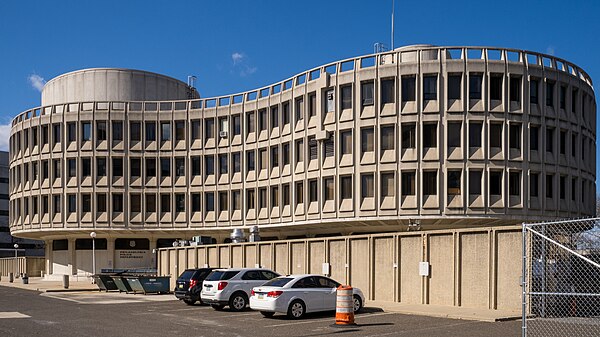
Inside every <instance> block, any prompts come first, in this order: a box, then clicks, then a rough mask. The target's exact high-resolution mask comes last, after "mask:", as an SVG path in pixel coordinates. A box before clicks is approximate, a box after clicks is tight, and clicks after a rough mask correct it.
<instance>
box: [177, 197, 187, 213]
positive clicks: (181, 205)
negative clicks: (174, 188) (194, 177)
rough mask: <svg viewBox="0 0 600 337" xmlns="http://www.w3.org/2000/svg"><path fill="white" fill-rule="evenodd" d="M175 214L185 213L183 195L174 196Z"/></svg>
mask: <svg viewBox="0 0 600 337" xmlns="http://www.w3.org/2000/svg"><path fill="white" fill-rule="evenodd" d="M175 212H176V213H183V212H185V194H183V193H176V194H175Z"/></svg>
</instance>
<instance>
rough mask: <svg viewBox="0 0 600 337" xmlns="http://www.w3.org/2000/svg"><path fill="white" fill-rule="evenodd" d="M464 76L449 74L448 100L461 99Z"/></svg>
mask: <svg viewBox="0 0 600 337" xmlns="http://www.w3.org/2000/svg"><path fill="white" fill-rule="evenodd" d="M461 84H462V74H448V99H449V100H450V99H452V100H454V99H460V91H461V89H462V86H461Z"/></svg>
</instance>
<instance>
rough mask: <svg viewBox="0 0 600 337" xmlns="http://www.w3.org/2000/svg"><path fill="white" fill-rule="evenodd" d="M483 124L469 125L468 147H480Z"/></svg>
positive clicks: (474, 123) (472, 123) (473, 123)
mask: <svg viewBox="0 0 600 337" xmlns="http://www.w3.org/2000/svg"><path fill="white" fill-rule="evenodd" d="M482 129H483V123H479V122H470V123H469V147H481V131H482Z"/></svg>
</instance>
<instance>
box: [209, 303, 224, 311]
mask: <svg viewBox="0 0 600 337" xmlns="http://www.w3.org/2000/svg"><path fill="white" fill-rule="evenodd" d="M210 306H211V307H212V308H213V309H215V310H218V311H221V310H223V307H224V305H221V304H211V305H210Z"/></svg>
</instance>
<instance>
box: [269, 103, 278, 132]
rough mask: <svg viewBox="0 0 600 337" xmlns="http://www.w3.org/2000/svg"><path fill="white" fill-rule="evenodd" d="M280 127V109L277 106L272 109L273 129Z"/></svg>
mask: <svg viewBox="0 0 600 337" xmlns="http://www.w3.org/2000/svg"><path fill="white" fill-rule="evenodd" d="M278 126H279V108H278V107H277V105H274V106H272V107H271V129H274V128H276V127H278Z"/></svg>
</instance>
